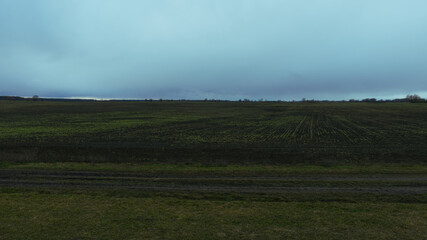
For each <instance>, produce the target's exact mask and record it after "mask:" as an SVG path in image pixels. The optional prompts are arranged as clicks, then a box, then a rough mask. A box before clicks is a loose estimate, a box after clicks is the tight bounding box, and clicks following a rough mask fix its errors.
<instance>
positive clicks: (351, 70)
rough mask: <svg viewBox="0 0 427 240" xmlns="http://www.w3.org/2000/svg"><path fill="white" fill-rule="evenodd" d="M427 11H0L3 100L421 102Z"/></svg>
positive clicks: (148, 4)
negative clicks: (409, 96) (412, 98)
mask: <svg viewBox="0 0 427 240" xmlns="http://www.w3.org/2000/svg"><path fill="white" fill-rule="evenodd" d="M426 9H427V2H426V1H424V0H412V1H404V0H362V1H352V2H349V1H341V0H321V1H319V0H307V1H283V0H266V1H258V0H233V1H223V0H181V1H177V0H159V1H139V0H123V1H115V0H69V1H57V0H2V1H0V95H24V96H31V95H34V94H38V95H40V96H46V97H72V96H93V97H111V98H175V99H177V98H187V99H202V98H205V97H207V98H223V99H239V98H252V99H258V98H265V99H300V98H302V97H306V98H317V99H348V98H363V97H368V96H370V97H394V96H399V95H402V96H403V95H405V94H406V93H421V94H422V93H425V92H427V67H426V63H427V47H426V45H425V43H426V42H427V31H425V29H427V14H425V11H426Z"/></svg>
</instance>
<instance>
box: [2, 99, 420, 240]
mask: <svg viewBox="0 0 427 240" xmlns="http://www.w3.org/2000/svg"><path fill="white" fill-rule="evenodd" d="M426 123H427V104H410V103H333V102H332V103H279V102H196V101H192V102H188V101H187V102H170V101H162V102H159V101H154V102H128V101H123V102H120V101H112V102H90V101H87V102H67V101H64V102H59V101H0V240H3V239H50V238H52V236H55V239H425V236H427V124H426Z"/></svg>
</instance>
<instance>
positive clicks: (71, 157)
mask: <svg viewBox="0 0 427 240" xmlns="http://www.w3.org/2000/svg"><path fill="white" fill-rule="evenodd" d="M426 122H427V104H411V103H265V102H261V103H256V102H165V101H163V102H48V101H38V102H37V101H35V102H33V101H0V159H1V160H3V161H4V160H6V161H12V162H70V161H71V162H115V163H120V162H121V163H123V162H124V163H126V162H133V163H159V162H161V163H203V164H216V165H217V164H246V163H250V164H264V163H268V164H295V163H301V164H317V165H337V164H338V165H340V164H372V163H410V164H413V163H425V162H426V161H427V158H426V156H427V124H426Z"/></svg>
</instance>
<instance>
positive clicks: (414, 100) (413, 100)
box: [406, 94, 426, 103]
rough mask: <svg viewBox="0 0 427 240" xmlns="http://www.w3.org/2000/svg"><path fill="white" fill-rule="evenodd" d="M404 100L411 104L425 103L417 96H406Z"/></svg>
mask: <svg viewBox="0 0 427 240" xmlns="http://www.w3.org/2000/svg"><path fill="white" fill-rule="evenodd" d="M406 99H407V100H408V101H409V102H411V103H425V102H426V100H425V99H424V98H421V97H420V96H418V95H417V94H413V95H406Z"/></svg>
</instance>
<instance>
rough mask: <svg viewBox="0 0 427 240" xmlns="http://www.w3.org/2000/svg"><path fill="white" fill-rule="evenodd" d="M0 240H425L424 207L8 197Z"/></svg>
mask: <svg viewBox="0 0 427 240" xmlns="http://www.w3.org/2000/svg"><path fill="white" fill-rule="evenodd" d="M0 212H1V214H0V239H423V238H424V237H425V236H426V235H427V206H426V205H425V204H414V203H412V204H408V203H385V202H377V203H375V202H358V203H346V202H269V201H261V202H260V201H218V200H204V199H201V200H194V199H182V198H174V197H150V198H140V197H129V196H128V197H119V196H108V195H93V194H72V193H55V192H50V193H43V192H25V191H22V192H3V193H1V194H0Z"/></svg>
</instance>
